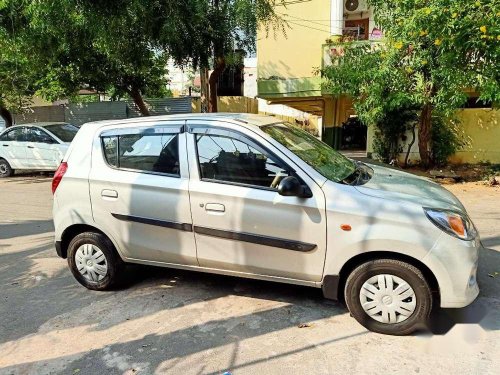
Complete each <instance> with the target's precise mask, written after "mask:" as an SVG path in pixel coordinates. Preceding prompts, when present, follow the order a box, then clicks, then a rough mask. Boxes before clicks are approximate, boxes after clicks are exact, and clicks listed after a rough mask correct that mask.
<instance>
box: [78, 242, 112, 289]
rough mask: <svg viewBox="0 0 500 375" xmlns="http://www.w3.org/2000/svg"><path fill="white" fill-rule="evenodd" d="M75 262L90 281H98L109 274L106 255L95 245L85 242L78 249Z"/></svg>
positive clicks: (79, 270)
mask: <svg viewBox="0 0 500 375" xmlns="http://www.w3.org/2000/svg"><path fill="white" fill-rule="evenodd" d="M75 263H76V268H77V269H78V272H80V274H81V275H82V276H83V277H85V278H86V279H87V280H88V281H92V282H98V281H101V280H102V279H104V278H105V277H106V275H107V274H108V262H107V260H106V256H105V255H104V253H103V252H102V250H101V249H99V248H98V247H97V246H95V245H91V244H85V245H82V246H80V247H79V248H78V250H76V253H75Z"/></svg>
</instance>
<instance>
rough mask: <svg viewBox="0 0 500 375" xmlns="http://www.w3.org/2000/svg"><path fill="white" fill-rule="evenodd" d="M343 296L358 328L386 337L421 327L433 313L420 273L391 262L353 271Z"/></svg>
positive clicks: (373, 264) (361, 267) (414, 269)
mask: <svg viewBox="0 0 500 375" xmlns="http://www.w3.org/2000/svg"><path fill="white" fill-rule="evenodd" d="M344 296H345V301H346V304H347V307H348V309H349V311H350V312H351V314H352V316H353V317H354V318H355V319H356V320H357V321H358V322H359V323H360V324H361V325H363V326H364V327H366V328H367V329H369V330H370V331H374V332H378V333H383V334H389V335H408V334H411V333H413V332H415V331H416V330H418V329H420V328H422V327H423V326H424V324H425V323H426V322H427V319H428V318H429V315H430V313H431V310H432V294H431V290H430V288H429V285H428V283H427V281H426V280H425V278H424V276H423V274H422V272H420V270H419V269H418V268H416V267H414V266H412V265H411V264H408V263H405V262H401V261H398V260H392V259H378V260H374V261H370V262H367V263H364V264H361V265H360V266H358V267H357V268H355V269H354V270H353V271H352V272H351V274H350V275H349V277H348V278H347V281H346V284H345V290H344Z"/></svg>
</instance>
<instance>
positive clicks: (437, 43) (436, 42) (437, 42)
mask: <svg viewBox="0 0 500 375" xmlns="http://www.w3.org/2000/svg"><path fill="white" fill-rule="evenodd" d="M441 43H443V41H442V40H441V39H436V40H435V41H434V44H435V45H436V46H440V45H441Z"/></svg>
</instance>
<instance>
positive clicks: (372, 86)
mask: <svg viewBox="0 0 500 375" xmlns="http://www.w3.org/2000/svg"><path fill="white" fill-rule="evenodd" d="M368 2H369V3H370V4H371V5H372V6H374V9H375V11H374V12H375V20H376V22H377V24H378V25H379V26H380V27H381V28H382V29H383V30H384V33H385V40H384V41H383V43H374V44H370V43H358V42H350V43H343V44H342V45H343V48H344V54H343V55H341V56H334V57H333V63H332V65H331V66H327V67H325V68H324V69H323V71H322V74H323V76H324V77H325V83H324V89H325V90H327V91H330V92H331V93H333V94H335V95H339V94H341V93H345V94H348V95H350V96H351V97H353V99H354V101H355V109H356V110H357V111H358V113H359V115H360V117H361V118H362V119H363V120H364V121H365V122H367V123H370V124H377V123H379V122H380V120H381V119H383V117H384V116H385V114H386V113H389V112H390V111H393V110H397V109H398V108H415V109H418V110H421V111H422V116H421V118H420V125H419V138H420V141H419V149H420V154H421V157H422V160H424V159H425V157H426V154H427V149H426V147H427V144H428V143H430V144H431V146H432V145H434V147H439V145H441V144H442V143H441V142H430V139H426V138H427V137H428V134H430V132H429V129H430V128H431V127H433V126H432V121H431V119H432V120H433V122H434V123H435V124H436V126H440V125H439V124H443V123H444V122H445V120H446V119H449V118H451V117H452V116H453V114H454V113H455V111H456V110H457V109H458V108H460V107H461V106H462V105H463V104H464V103H465V102H466V100H467V94H466V92H467V91H468V90H471V89H472V90H474V91H477V92H479V94H480V96H481V99H482V100H486V101H488V100H489V101H492V102H493V103H494V104H495V105H496V104H498V103H500V66H499V61H500V22H499V19H500V3H499V2H498V0H481V1H470V0H369V1H368ZM429 112H430V113H431V114H432V116H425V114H426V113H429ZM437 117H439V118H440V119H441V120H440V121H438V122H436V121H434V119H436V118H437ZM430 154H431V155H432V154H434V155H436V157H437V158H438V159H440V158H441V156H437V155H445V154H447V152H440V151H436V150H432V152H431V153H430Z"/></svg>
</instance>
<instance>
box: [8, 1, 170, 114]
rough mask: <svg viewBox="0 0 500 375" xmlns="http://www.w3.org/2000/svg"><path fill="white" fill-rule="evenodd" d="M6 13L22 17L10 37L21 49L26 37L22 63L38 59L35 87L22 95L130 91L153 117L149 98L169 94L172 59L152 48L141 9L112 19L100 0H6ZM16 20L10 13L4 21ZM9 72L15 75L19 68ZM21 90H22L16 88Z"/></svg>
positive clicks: (51, 96) (21, 50)
mask: <svg viewBox="0 0 500 375" xmlns="http://www.w3.org/2000/svg"><path fill="white" fill-rule="evenodd" d="M109 3H111V2H109ZM119 3H120V2H117V1H116V2H114V6H116V7H119V6H120V4H119ZM129 3H130V2H129ZM134 3H135V4H138V3H139V2H138V1H136V2H134ZM107 5H108V7H109V6H113V4H107ZM0 12H3V14H15V16H16V19H15V20H14V24H13V26H12V27H10V29H11V30H10V32H6V33H5V39H6V40H7V41H9V43H10V44H11V45H17V46H18V47H19V40H20V39H22V40H23V41H24V45H23V47H24V48H17V50H18V56H17V58H18V60H17V61H23V60H30V61H33V62H34V64H33V66H32V67H31V68H32V69H31V70H32V71H33V72H35V73H36V76H37V77H36V80H35V79H34V78H33V77H30V79H31V81H30V86H32V87H34V90H31V92H24V91H22V90H21V91H22V94H25V95H26V94H32V95H33V94H37V95H40V96H42V97H44V98H45V99H47V100H55V99H59V98H64V97H70V96H73V95H75V94H76V93H77V92H78V90H80V89H81V88H87V89H93V90H96V91H100V92H108V93H109V94H110V96H112V97H115V98H118V97H123V96H124V95H128V96H130V97H131V98H132V99H133V100H134V102H135V104H136V105H137V107H138V108H139V110H140V111H141V113H142V114H143V115H148V114H149V110H148V108H147V106H146V104H145V103H144V100H143V96H144V95H151V96H162V95H163V94H166V92H167V88H166V84H167V78H166V74H167V71H166V57H165V54H164V53H163V51H159V50H155V49H154V48H153V47H152V43H151V42H150V40H149V35H148V34H146V33H145V32H144V24H145V20H144V19H142V17H141V16H142V14H141V13H138V12H118V11H116V12H114V13H113V15H114V16H113V17H106V14H105V13H103V12H101V8H99V1H96V2H93V1H85V0H54V1H51V2H38V1H20V2H19V1H15V0H5V1H4V2H3V9H1V8H0ZM0 14H1V13H0ZM10 21H11V20H10V19H9V18H8V17H4V18H2V25H3V26H5V25H7V26H8V25H9V22H10ZM146 22H147V21H146ZM4 30H7V31H8V28H7V27H4ZM5 73H6V75H7V76H9V75H10V76H12V74H13V70H12V69H11V70H9V69H7V70H6V71H5ZM16 89H17V90H20V89H19V88H13V89H12V90H11V91H10V92H16Z"/></svg>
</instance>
